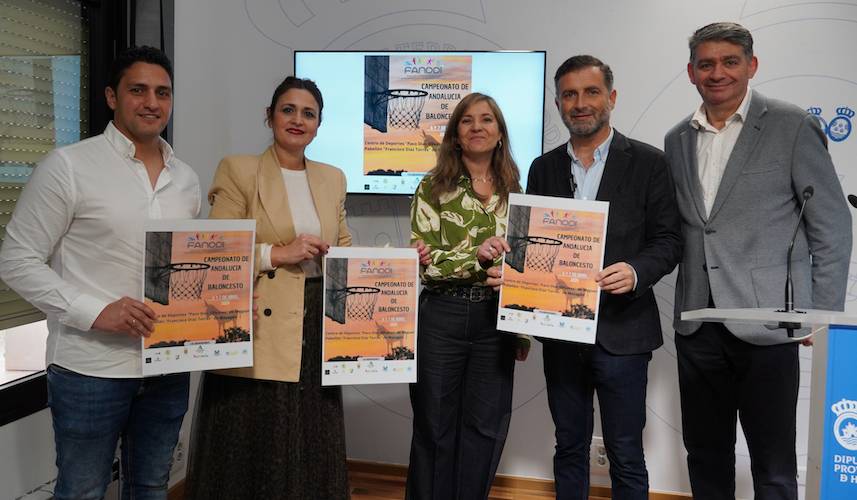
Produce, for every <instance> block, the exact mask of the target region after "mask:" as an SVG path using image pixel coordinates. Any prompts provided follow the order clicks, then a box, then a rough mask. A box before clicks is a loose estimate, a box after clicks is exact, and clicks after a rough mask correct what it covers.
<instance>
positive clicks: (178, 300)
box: [142, 220, 256, 376]
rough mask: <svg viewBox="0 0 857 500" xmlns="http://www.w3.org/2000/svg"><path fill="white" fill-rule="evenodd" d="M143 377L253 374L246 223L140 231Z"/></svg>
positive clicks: (150, 225) (155, 224) (164, 223)
mask: <svg viewBox="0 0 857 500" xmlns="http://www.w3.org/2000/svg"><path fill="white" fill-rule="evenodd" d="M145 231H146V258H145V262H144V264H143V297H144V299H143V301H144V302H145V303H146V305H148V306H149V307H151V308H152V309H154V310H155V313H156V314H157V316H158V319H157V321H156V323H155V331H154V332H153V333H152V335H151V336H150V337H149V338H143V339H142V344H143V375H144V376H146V375H159V374H164V373H177V372H187V371H196V370H211V369H219V368H238V367H244V366H253V313H252V297H253V249H254V243H255V240H256V221H254V220H152V221H149V222H147V223H146V225H145Z"/></svg>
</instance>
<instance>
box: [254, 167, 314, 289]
mask: <svg viewBox="0 0 857 500" xmlns="http://www.w3.org/2000/svg"><path fill="white" fill-rule="evenodd" d="M280 171H281V172H282V174H283V183H284V184H285V186H286V196H288V199H289V210H291V212H292V221H293V223H294V225H295V234H296V235H297V234H312V235H314V236H318V237H319V238H320V237H321V221H319V220H318V212H317V211H316V209H315V202H314V201H313V199H312V192H311V191H310V189H309V181H308V180H307V176H306V170H289V169H287V168H281V169H280ZM273 246H274V245H272V244H270V243H268V244H265V245H263V246H262V247H261V248H260V251H261V255H260V262H259V265H260V267H261V268H262V269H261V271H263V272H264V271H271V270H273V269H274V266H273V264H271V249H272V248H273ZM300 266H301V268H302V269H303V271H304V274H305V275H306V277H307V278H313V277H316V276H321V257H316V258H315V259H313V260H304V261H301V263H300Z"/></svg>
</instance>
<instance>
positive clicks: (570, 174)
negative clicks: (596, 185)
mask: <svg viewBox="0 0 857 500" xmlns="http://www.w3.org/2000/svg"><path fill="white" fill-rule="evenodd" d="M568 186H569V187H570V188H571V197H572V198H574V194H575V193H576V192H577V182H575V181H574V171H573V170H571V168H569V170H568ZM855 198H857V197H855ZM855 206H857V205H855Z"/></svg>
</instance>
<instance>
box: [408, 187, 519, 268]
mask: <svg viewBox="0 0 857 500" xmlns="http://www.w3.org/2000/svg"><path fill="white" fill-rule="evenodd" d="M431 186H432V179H431V176H430V175H427V176H425V177H424V178H423V180H422V182H420V185H419V186H418V187H417V191H416V193H414V200H413V203H412V204H411V243H414V242H416V241H417V240H422V241H423V242H424V243H425V244H426V245H428V246H429V247H430V248H431V264H429V265H427V266H421V268H420V269H421V272H420V276H421V278H422V281H423V283H425V284H427V285H432V284H435V285H470V284H474V283H481V282H483V281H485V279H486V278H487V277H488V276H487V274H486V273H485V270H484V269H482V267H481V266H480V265H479V261H478V259H477V258H476V250H477V249H478V248H479V245H480V244H482V242H483V241H485V240H486V239H488V238H489V237H491V236H495V235H496V236H505V234H506V222H507V219H508V215H509V204H508V203H504V204H502V206H501V203H500V197H499V196H498V195H497V194H496V193H495V194H494V195H492V196H491V199H490V200H488V203H487V205H482V202H481V201H479V199H478V198H477V197H476V193H475V192H474V191H473V186H472V185H471V183H470V178H469V177H467V176H464V175H462V176H461V177H460V178H459V179H458V183H457V187H456V188H455V190H453V191H451V192H449V193H444V194H442V195H441V196H440V199H439V200H438V202H439V203H434V202H433V201H432V198H431ZM499 262H500V258H499V257H498V258H497V262H496V263H495V264H499Z"/></svg>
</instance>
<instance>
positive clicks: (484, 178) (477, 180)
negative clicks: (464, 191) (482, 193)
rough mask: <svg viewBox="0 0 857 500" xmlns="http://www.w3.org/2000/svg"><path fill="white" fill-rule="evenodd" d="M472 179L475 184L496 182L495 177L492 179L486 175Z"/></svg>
mask: <svg viewBox="0 0 857 500" xmlns="http://www.w3.org/2000/svg"><path fill="white" fill-rule="evenodd" d="M471 179H472V180H473V182H484V183H489V182H494V177H492V176H490V175H486V176H485V177H471Z"/></svg>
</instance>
